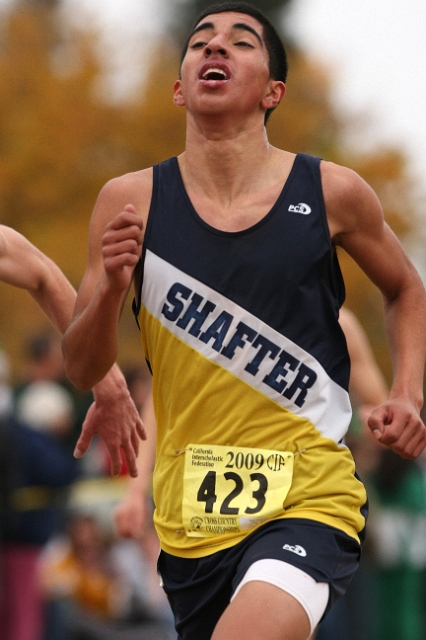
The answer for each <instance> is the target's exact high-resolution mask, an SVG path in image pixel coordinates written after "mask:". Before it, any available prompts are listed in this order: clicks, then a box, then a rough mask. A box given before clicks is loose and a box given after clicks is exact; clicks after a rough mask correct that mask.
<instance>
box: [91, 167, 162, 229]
mask: <svg viewBox="0 0 426 640" xmlns="http://www.w3.org/2000/svg"><path fill="white" fill-rule="evenodd" d="M152 176H153V170H152V167H150V168H149V169H143V170H141V171H135V172H132V173H126V174H124V175H122V176H119V177H117V178H113V179H112V180H109V181H108V182H107V183H106V184H105V185H104V186H103V188H102V189H101V191H100V193H99V196H98V199H97V202H96V207H95V213H96V212H98V211H101V212H102V213H101V217H102V218H104V219H105V218H112V217H114V216H115V215H116V214H117V213H119V212H120V211H122V210H123V209H124V207H125V206H126V205H127V204H132V205H133V206H134V207H135V209H136V211H137V212H138V214H139V215H140V217H141V218H142V220H143V221H144V222H146V220H147V218H148V212H149V207H150V204H151V196H152V179H153V178H152Z"/></svg>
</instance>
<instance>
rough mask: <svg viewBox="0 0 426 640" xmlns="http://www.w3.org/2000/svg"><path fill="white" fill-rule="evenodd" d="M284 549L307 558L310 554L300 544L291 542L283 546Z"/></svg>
mask: <svg viewBox="0 0 426 640" xmlns="http://www.w3.org/2000/svg"><path fill="white" fill-rule="evenodd" d="M283 549H284V551H291V552H292V553H297V555H298V556H302V558H306V556H307V555H308V554H307V553H306V550H305V549H304V548H303V547H301V546H300V545H299V544H295V545H291V544H285V545H284V546H283Z"/></svg>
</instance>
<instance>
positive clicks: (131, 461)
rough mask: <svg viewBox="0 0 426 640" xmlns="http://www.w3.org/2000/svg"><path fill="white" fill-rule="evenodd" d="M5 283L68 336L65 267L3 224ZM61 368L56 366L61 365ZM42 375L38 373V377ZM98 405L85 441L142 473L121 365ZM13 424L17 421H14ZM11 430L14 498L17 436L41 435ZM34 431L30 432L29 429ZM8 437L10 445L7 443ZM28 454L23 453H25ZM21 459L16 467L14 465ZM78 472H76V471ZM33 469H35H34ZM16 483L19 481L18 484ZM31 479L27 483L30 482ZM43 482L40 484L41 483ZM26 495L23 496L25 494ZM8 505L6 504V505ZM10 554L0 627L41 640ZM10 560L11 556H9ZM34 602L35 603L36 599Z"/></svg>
mask: <svg viewBox="0 0 426 640" xmlns="http://www.w3.org/2000/svg"><path fill="white" fill-rule="evenodd" d="M0 280H1V281H2V282H4V283H6V284H10V285H12V286H15V287H19V288H21V289H25V290H26V291H28V293H29V294H30V295H31V296H32V297H33V299H34V300H35V302H36V303H37V304H38V305H39V306H40V307H41V309H42V310H43V311H44V312H45V314H46V315H47V317H48V318H49V320H50V321H51V322H52V324H53V326H54V327H55V328H56V329H57V330H58V332H59V333H61V334H62V333H63V332H64V331H65V329H66V327H67V326H68V323H69V322H70V320H71V316H72V310H73V307H74V302H75V298H76V293H75V290H74V289H73V287H72V286H71V284H70V283H69V282H68V280H67V279H66V278H65V276H64V274H63V273H62V272H61V271H60V269H59V268H58V267H57V266H56V265H55V264H54V262H53V261H52V260H50V259H49V258H48V257H47V256H45V255H44V254H43V253H42V252H41V251H39V250H38V249H37V248H36V247H35V246H34V245H32V244H31V243H30V242H29V241H28V240H27V239H26V238H24V237H23V236H22V235H21V234H19V233H17V232H16V231H15V230H13V229H11V228H9V227H6V226H4V225H0ZM54 360H55V363H58V353H56V354H55V358H54ZM55 366H56V365H55ZM32 374H34V376H36V377H40V371H39V370H37V372H36V371H35V370H33V371H32ZM36 374H37V375H36ZM93 393H94V398H95V402H94V403H93V404H92V405H91V407H90V409H89V411H88V413H87V416H86V419H85V422H84V424H83V427H82V434H81V436H82V437H83V441H84V442H85V443H89V442H90V441H91V440H92V438H93V437H94V435H95V434H96V433H97V432H99V431H102V435H103V438H104V441H105V444H106V447H107V449H108V452H109V454H110V455H111V471H112V474H113V475H118V473H119V472H120V469H121V465H122V457H121V455H122V452H123V455H124V458H125V460H126V464H127V467H128V469H129V473H130V474H131V475H134V474H136V473H137V471H136V462H135V461H136V456H137V452H138V447H139V439H140V438H145V432H144V429H143V423H142V421H141V419H140V416H139V413H138V411H137V409H136V407H135V405H134V403H133V400H132V399H131V397H130V394H129V391H128V389H127V386H126V383H125V380H124V377H123V375H122V373H121V371H120V370H119V368H118V367H117V365H115V364H114V365H113V366H112V368H111V370H110V371H109V372H107V373H106V376H105V378H104V379H103V380H102V381H100V383H99V384H97V385H95V386H94V388H93ZM11 420H12V422H11ZM5 421H6V423H7V425H8V427H9V432H8V430H7V429H6V427H5V425H4V424H2V429H1V432H2V444H3V450H4V451H6V450H7V451H8V452H9V455H8V464H7V473H8V476H9V477H8V478H3V479H2V486H3V488H4V492H3V493H4V494H6V496H7V495H9V493H10V492H9V489H10V487H11V486H12V487H13V486H16V482H18V484H20V486H22V482H23V480H22V478H16V477H15V476H16V475H20V474H19V469H20V468H21V466H20V464H19V461H18V458H19V456H20V454H19V452H18V451H17V446H16V442H15V441H14V440H16V438H17V437H18V435H19V434H21V435H22V436H23V437H22V442H21V444H22V445H25V449H26V450H28V446H29V445H30V442H31V441H32V439H33V438H35V437H36V436H37V435H39V436H40V435H41V434H36V433H35V432H31V430H29V431H27V432H25V433H26V435H25V433H24V431H25V427H23V428H22V429H18V428H16V429H15V430H14V429H13V416H12V418H11V417H10V416H8V417H7V418H6V419H5ZM27 429H28V428H27ZM4 439H6V441H7V442H4V441H3V440H4ZM21 452H22V449H21ZM81 454H82V452H81V451H80V450H79V442H77V445H76V451H75V455H76V457H79V456H81ZM15 459H16V464H15V463H13V462H12V461H14V460H15ZM49 460H50V459H49V456H48V455H47V454H46V458H45V460H44V463H43V462H42V463H41V467H40V466H38V468H39V469H40V468H43V464H44V469H45V471H46V473H50V475H52V474H53V473H54V469H55V468H56V467H54V466H53V465H51V464H50V462H49ZM71 467H72V468H73V471H72V472H71V471H70V468H71ZM74 467H75V464H74V462H73V460H72V455H71V454H70V453H69V452H68V453H67V456H66V460H63V462H62V465H60V469H59V471H60V473H59V475H58V478H57V480H56V482H57V483H59V484H60V483H61V480H60V478H62V477H63V474H65V475H67V478H66V482H65V483H67V482H68V481H71V479H72V478H73V477H75V475H74V474H75V469H74ZM31 468H32V467H31ZM15 480H16V482H15ZM26 482H27V481H26V480H25V482H24V484H25V483H26ZM37 484H40V483H39V482H38V481H37ZM21 495H22V493H21ZM5 502H6V504H5ZM2 503H3V507H4V509H5V511H3V515H4V514H5V513H6V512H7V513H8V514H9V516H10V517H11V511H13V509H11V508H10V505H9V504H7V500H6V498H5V495H3V498H2ZM9 516H6V522H2V524H1V525H0V526H1V529H2V535H3V538H4V537H7V536H8V533H7V531H6V530H5V529H6V527H8V526H9V525H10V524H13V523H11V522H9V520H8V518H9ZM6 556H7V550H6V549H5V547H4V545H3V548H0V611H1V612H2V613H1V614H0V628H1V629H2V633H5V634H6V635H7V639H8V640H38V638H37V632H38V630H39V629H40V625H41V624H42V622H41V621H40V615H39V613H37V612H39V608H38V607H36V609H37V611H36V613H35V614H34V616H32V619H30V618H31V614H30V610H29V608H28V607H27V606H26V605H25V604H24V609H23V610H18V609H16V607H15V608H13V607H11V603H10V600H7V598H8V597H9V596H10V591H9V592H8V587H7V585H5V584H3V585H2V584H1V580H2V576H3V582H4V580H5V576H6V573H7V575H9V576H10V575H11V574H10V572H8V571H7V570H6V569H5V567H3V571H2V568H1V565H2V564H3V565H4V563H7V562H8V559H7V557H6ZM9 557H10V555H9ZM32 560H33V555H32V556H31V566H32V565H33V562H32ZM20 585H21V587H22V589H23V590H24V591H25V592H26V593H27V595H28V596H29V597H31V598H32V595H31V594H33V589H32V585H30V582H29V581H28V580H27V581H25V580H24V581H21V583H20ZM32 601H34V600H32ZM19 602H21V604H22V603H23V602H24V600H23V599H22V598H21V600H20V601H19ZM19 602H17V601H16V600H15V601H14V606H15V605H16V606H17V607H19ZM6 620H8V621H9V622H10V624H11V626H10V628H9V627H7V626H6V625H7V624H9V623H7V622H6Z"/></svg>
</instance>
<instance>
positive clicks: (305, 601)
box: [231, 559, 329, 634]
mask: <svg viewBox="0 0 426 640" xmlns="http://www.w3.org/2000/svg"><path fill="white" fill-rule="evenodd" d="M255 580H257V581H260V582H268V583H269V584H273V585H274V586H276V587H279V588H280V589H282V590H283V591H286V592H287V593H289V594H290V595H291V596H293V598H295V599H296V600H297V601H298V602H300V604H301V605H302V607H303V608H304V609H305V611H306V613H307V615H308V618H309V621H310V623H311V634H312V633H313V632H314V630H315V628H316V626H317V625H318V623H319V621H320V620H321V618H322V616H323V614H324V611H325V609H326V606H327V603H328V596H329V586H328V583H327V582H316V580H314V579H313V578H312V577H311V576H310V575H308V574H307V573H305V572H304V571H302V569H298V568H297V567H294V566H293V565H292V564H289V563H288V562H283V561H282V560H273V559H265V560H258V561H257V562H254V563H253V564H252V565H251V567H250V568H249V569H248V570H247V572H246V574H245V576H244V578H243V579H242V580H241V582H240V584H239V585H238V587H237V589H236V590H235V593H234V595H233V596H232V598H231V600H233V599H234V598H235V596H236V595H237V593H238V592H239V590H240V589H241V587H242V586H243V585H245V584H246V583H247V582H253V581H255Z"/></svg>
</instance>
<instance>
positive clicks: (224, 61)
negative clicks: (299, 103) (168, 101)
mask: <svg viewBox="0 0 426 640" xmlns="http://www.w3.org/2000/svg"><path fill="white" fill-rule="evenodd" d="M273 82H274V81H272V80H270V78H269V57H268V52H267V50H266V47H265V44H264V42H263V28H262V25H261V24H260V23H259V22H258V21H257V20H255V19H254V18H252V17H251V16H248V15H245V14H241V13H234V12H232V13H219V14H213V15H210V16H207V17H206V18H204V19H203V20H202V21H201V22H200V23H199V24H198V25H197V26H196V27H195V29H194V31H193V34H192V36H191V38H190V40H189V44H188V50H187V52H186V55H185V57H184V60H183V62H182V67H181V80H178V81H177V82H176V84H175V92H174V100H175V103H176V104H178V105H179V106H183V105H185V106H186V108H187V109H188V110H189V111H192V112H197V111H198V112H200V113H218V112H223V111H224V110H225V111H226V110H228V111H232V112H237V111H238V110H246V109H253V108H258V109H259V106H260V104H261V103H262V100H263V99H264V98H265V96H266V95H267V94H268V92H269V90H270V85H271V83H273ZM268 108H269V105H268Z"/></svg>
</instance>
